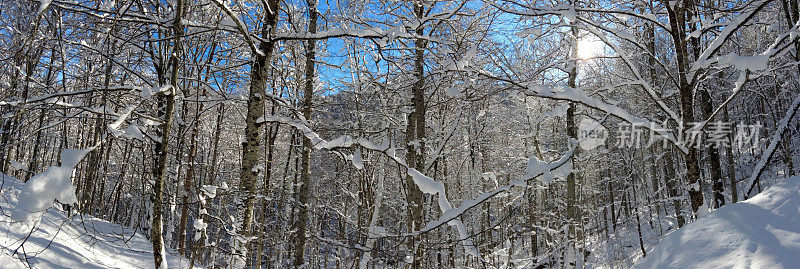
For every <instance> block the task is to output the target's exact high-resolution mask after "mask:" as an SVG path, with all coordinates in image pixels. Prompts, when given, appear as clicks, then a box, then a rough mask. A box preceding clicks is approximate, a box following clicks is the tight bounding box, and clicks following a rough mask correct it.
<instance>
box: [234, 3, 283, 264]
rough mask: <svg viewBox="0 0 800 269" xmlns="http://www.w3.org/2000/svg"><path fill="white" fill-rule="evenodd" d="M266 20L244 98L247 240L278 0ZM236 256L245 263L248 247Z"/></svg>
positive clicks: (243, 184)
mask: <svg viewBox="0 0 800 269" xmlns="http://www.w3.org/2000/svg"><path fill="white" fill-rule="evenodd" d="M265 4H266V5H267V6H265V7H264V10H265V13H266V14H265V17H264V24H263V25H262V29H261V41H260V42H259V50H260V51H253V52H252V53H253V54H255V55H256V57H255V59H254V62H253V66H252V67H251V73H250V93H249V95H248V98H247V115H246V116H245V130H244V132H245V142H244V144H243V145H242V166H241V171H240V179H239V184H240V187H239V188H240V191H241V192H242V198H243V199H244V205H243V206H244V208H243V209H242V228H241V233H240V235H241V236H243V237H245V238H247V237H249V236H250V231H251V228H252V227H251V226H252V222H253V210H254V209H255V200H256V193H257V192H258V186H257V184H256V182H257V181H258V173H259V172H260V171H261V170H259V169H257V167H258V165H259V164H260V161H261V135H262V134H261V133H262V128H261V125H262V124H263V123H262V122H259V119H260V118H261V117H263V116H264V97H265V94H266V88H267V76H268V75H269V72H268V71H269V63H270V58H271V56H272V52H273V49H274V47H275V41H273V40H271V38H272V35H273V34H274V33H275V28H276V26H277V23H278V0H267V1H265ZM234 254H235V255H243V256H244V257H245V258H244V259H245V261H242V262H241V265H244V264H245V263H246V257H248V256H247V247H246V244H244V246H238V247H237V249H235V250H234Z"/></svg>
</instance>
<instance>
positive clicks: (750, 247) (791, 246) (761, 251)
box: [636, 176, 800, 268]
mask: <svg viewBox="0 0 800 269" xmlns="http://www.w3.org/2000/svg"><path fill="white" fill-rule="evenodd" d="M636 268H800V176H795V177H791V178H787V179H785V180H783V181H781V182H779V183H776V184H775V185H773V186H772V187H770V188H768V189H766V190H764V191H763V192H762V193H760V194H758V195H756V196H754V197H753V198H750V199H748V200H746V201H743V202H740V203H736V204H729V205H726V206H724V207H722V208H720V209H718V210H716V211H714V212H712V213H709V214H708V215H706V216H704V217H702V218H700V219H698V220H697V221H695V222H692V223H690V224H688V225H686V226H685V227H683V228H682V229H679V230H677V231H675V232H673V233H671V234H669V235H667V236H666V237H665V238H664V240H663V241H662V242H661V243H660V244H659V245H658V246H657V247H656V248H655V249H654V250H653V251H651V252H650V253H648V255H647V258H645V259H643V260H640V261H639V262H638V263H637V264H636Z"/></svg>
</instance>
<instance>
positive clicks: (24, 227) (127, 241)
mask: <svg viewBox="0 0 800 269" xmlns="http://www.w3.org/2000/svg"><path fill="white" fill-rule="evenodd" d="M0 176H1V177H3V187H2V190H0V211H1V212H0V249H2V251H0V268H28V266H27V265H26V263H25V262H24V261H23V260H27V264H29V265H30V267H32V268H75V269H77V268H153V267H154V266H153V252H152V245H151V244H150V242H149V241H148V240H147V238H145V237H144V235H142V234H141V233H136V232H134V231H133V229H131V228H128V227H123V226H120V225H117V224H113V223H109V222H107V221H104V220H100V219H97V218H94V217H91V216H88V215H83V216H82V217H81V216H80V215H76V216H73V217H72V218H68V217H67V216H66V215H65V214H64V213H63V212H61V211H58V210H55V209H52V208H51V209H49V210H47V212H46V213H45V214H44V215H43V216H42V218H41V219H40V220H39V221H35V222H26V223H22V222H16V221H13V220H12V219H11V218H10V215H11V210H10V209H11V208H13V207H14V206H16V205H17V199H18V197H19V193H20V189H21V188H22V186H23V183H22V182H20V181H18V180H17V179H15V178H12V177H9V176H4V175H2V174H0ZM26 237H27V240H26ZM23 241H24V245H23V244H22V243H23ZM20 246H22V247H20ZM15 251H16V254H15V255H14V254H13V253H14V252H15ZM167 260H168V263H169V267H170V268H187V267H188V266H189V260H187V259H185V258H181V257H180V256H178V255H174V254H173V253H172V252H169V254H168V258H167Z"/></svg>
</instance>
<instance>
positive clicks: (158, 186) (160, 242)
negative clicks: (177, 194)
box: [150, 0, 184, 269]
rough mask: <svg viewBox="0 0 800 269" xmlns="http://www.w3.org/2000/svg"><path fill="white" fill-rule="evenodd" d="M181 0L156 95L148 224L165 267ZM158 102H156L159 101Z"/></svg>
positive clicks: (157, 263)
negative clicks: (167, 68) (168, 67)
mask: <svg viewBox="0 0 800 269" xmlns="http://www.w3.org/2000/svg"><path fill="white" fill-rule="evenodd" d="M183 4H184V3H183V1H182V0H177V3H176V6H175V12H176V13H175V20H174V24H173V26H172V27H173V29H172V30H173V34H174V38H173V42H174V44H173V51H172V56H171V62H172V74H171V77H170V89H169V92H161V93H160V96H159V98H162V100H163V103H164V107H163V108H161V107H159V114H161V115H159V116H160V118H161V119H162V120H163V122H162V123H161V130H160V131H159V132H158V134H159V135H160V139H161V141H158V142H156V145H155V151H156V152H155V153H156V165H155V168H156V169H155V183H154V185H153V216H152V223H151V227H150V241H151V242H152V243H153V258H154V260H155V267H156V268H159V269H160V268H167V263H166V261H165V260H164V259H165V257H166V253H165V246H164V237H163V235H162V228H163V220H162V215H163V213H162V210H163V205H162V204H163V199H164V197H163V196H164V180H165V174H166V170H167V157H168V154H167V152H168V148H169V137H170V130H171V128H172V116H173V114H174V112H175V94H176V91H177V88H178V72H179V71H180V57H181V53H182V51H181V43H180V38H181V36H183V25H182V24H181V20H182V17H183V9H184V8H183ZM160 103H162V102H159V105H161V104H160Z"/></svg>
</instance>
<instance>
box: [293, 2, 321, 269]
mask: <svg viewBox="0 0 800 269" xmlns="http://www.w3.org/2000/svg"><path fill="white" fill-rule="evenodd" d="M306 2H307V3H308V32H309V34H312V35H313V34H315V33H317V1H316V0H307V1H306ZM316 46H317V42H316V40H315V39H311V40H308V43H307V44H306V81H305V90H304V92H303V117H305V118H306V119H307V120H311V109H312V105H313V101H314V60H315V58H316V55H315V52H316ZM313 147H314V145H312V144H311V139H308V138H307V137H305V136H304V137H303V149H302V155H301V157H300V158H301V167H300V187H299V190H298V191H299V193H298V198H299V199H298V200H299V201H300V205H299V211H300V212H299V214H298V217H297V222H295V227H296V228H295V229H294V230H295V239H294V240H293V241H294V243H295V248H294V266H296V267H299V266H301V265H303V264H304V263H305V257H304V256H305V248H306V233H307V232H308V231H307V225H306V223H307V222H308V211H309V209H310V207H309V205H308V200H309V199H308V198H309V187H310V186H311V171H310V166H311V150H312V149H313Z"/></svg>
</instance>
